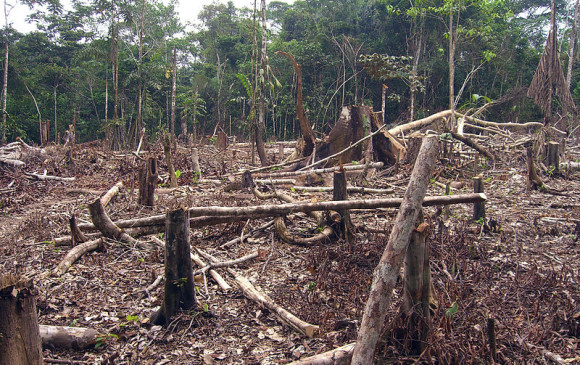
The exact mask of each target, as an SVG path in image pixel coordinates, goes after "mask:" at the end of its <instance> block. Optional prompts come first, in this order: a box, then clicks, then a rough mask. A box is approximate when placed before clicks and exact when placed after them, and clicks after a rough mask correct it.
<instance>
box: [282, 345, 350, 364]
mask: <svg viewBox="0 0 580 365" xmlns="http://www.w3.org/2000/svg"><path fill="white" fill-rule="evenodd" d="M355 344H356V343H355V342H353V343H349V344H347V345H344V346H341V347H337V348H335V349H334V350H330V351H327V352H323V353H321V354H318V355H314V356H311V357H307V358H305V359H300V360H297V361H293V362H291V363H288V364H287V365H348V364H349V363H350V358H351V357H352V351H353V350H354V346H355Z"/></svg>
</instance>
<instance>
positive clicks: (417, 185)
mask: <svg viewBox="0 0 580 365" xmlns="http://www.w3.org/2000/svg"><path fill="white" fill-rule="evenodd" d="M437 143H438V142H437V139H436V138H434V137H430V138H425V139H423V145H422V146H421V150H420V151H419V155H418V156H417V161H416V162H415V167H414V168H413V172H412V174H411V178H410V181H409V185H408V187H407V191H406V193H405V197H404V198H403V202H402V203H401V207H400V209H399V212H398V214H397V217H396V218H395V222H394V225H393V229H392V231H391V235H390V237H389V242H388V244H387V247H386V248H385V251H384V252H383V255H382V257H381V260H380V262H379V264H378V265H377V267H376V268H375V271H374V273H373V283H372V285H371V291H370V293H369V299H368V301H367V304H366V307H365V312H364V316H363V319H362V322H361V326H360V330H359V333H358V337H357V343H356V346H355V349H354V353H353V357H352V364H356V365H366V364H372V363H373V358H374V353H375V346H376V344H377V342H378V340H379V336H380V334H381V332H382V328H383V323H384V320H385V316H386V313H387V310H388V308H389V306H390V304H391V297H392V293H393V288H394V286H395V282H396V279H397V277H398V275H399V271H400V268H401V264H402V261H403V257H404V253H405V251H406V250H407V247H408V245H409V240H410V237H411V232H412V230H413V228H414V225H415V221H416V219H417V217H418V215H419V212H420V211H421V204H422V202H423V199H424V197H425V193H426V190H427V185H428V184H429V178H430V177H431V173H432V172H433V169H434V168H435V162H436V158H437V156H438V154H439V148H438V147H439V146H438V144H437Z"/></svg>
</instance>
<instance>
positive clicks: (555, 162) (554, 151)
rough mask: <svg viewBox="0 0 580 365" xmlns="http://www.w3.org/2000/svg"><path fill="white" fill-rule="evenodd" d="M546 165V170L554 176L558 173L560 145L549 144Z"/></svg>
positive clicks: (556, 143)
mask: <svg viewBox="0 0 580 365" xmlns="http://www.w3.org/2000/svg"><path fill="white" fill-rule="evenodd" d="M547 151H548V156H547V161H546V162H547V163H548V168H549V169H550V171H551V172H552V173H554V174H557V173H559V172H560V144H559V143H558V142H549V143H548V147H547Z"/></svg>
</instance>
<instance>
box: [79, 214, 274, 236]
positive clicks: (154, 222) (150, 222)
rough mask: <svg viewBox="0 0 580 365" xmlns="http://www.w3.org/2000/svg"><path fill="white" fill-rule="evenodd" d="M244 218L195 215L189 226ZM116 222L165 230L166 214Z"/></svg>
mask: <svg viewBox="0 0 580 365" xmlns="http://www.w3.org/2000/svg"><path fill="white" fill-rule="evenodd" d="M269 216H270V215H268V214H263V215H254V216H253V218H254V219H257V218H265V217H269ZM243 219H247V218H245V217H236V216H231V215H225V216H219V217H216V216H212V217H194V218H190V219H189V228H199V227H205V226H214V225H217V224H223V223H232V222H238V221H240V220H243ZM114 223H115V225H116V226H117V227H119V228H137V227H149V226H151V227H154V226H155V227H161V228H159V229H163V230H165V215H153V216H150V217H144V218H135V219H122V220H118V221H116V222H114ZM78 227H79V228H80V229H81V230H83V231H94V230H96V228H95V225H94V224H92V223H81V224H79V225H78ZM163 230H162V231H158V229H154V230H152V231H150V232H149V233H148V232H143V233H142V234H141V235H144V234H145V235H146V234H153V233H156V232H163Z"/></svg>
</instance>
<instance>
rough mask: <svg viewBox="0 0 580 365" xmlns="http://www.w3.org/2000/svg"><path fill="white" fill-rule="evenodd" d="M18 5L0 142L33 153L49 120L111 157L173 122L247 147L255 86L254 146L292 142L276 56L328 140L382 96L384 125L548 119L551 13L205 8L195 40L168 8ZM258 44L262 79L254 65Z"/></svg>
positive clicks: (574, 86) (410, 5)
mask: <svg viewBox="0 0 580 365" xmlns="http://www.w3.org/2000/svg"><path fill="white" fill-rule="evenodd" d="M21 3H25V4H27V5H29V6H30V7H31V9H32V15H31V19H30V20H31V21H33V22H35V24H36V25H37V30H36V31H33V32H29V33H26V34H22V33H19V32H18V31H16V30H15V29H13V28H11V27H10V26H6V27H5V28H3V29H2V37H1V39H2V50H3V53H2V54H3V62H2V68H3V73H4V70H6V67H7V69H8V72H7V75H6V76H7V77H6V78H4V80H5V81H4V82H5V83H7V85H6V86H7V87H6V88H3V90H7V91H5V92H4V93H3V94H4V95H6V106H5V113H4V116H5V120H6V122H5V123H6V140H7V141H11V140H14V139H15V138H17V137H21V138H22V139H24V140H27V141H31V142H36V143H39V142H40V133H41V132H40V127H39V125H40V124H41V123H43V122H45V123H47V124H49V125H50V130H49V133H50V138H49V139H50V140H55V137H57V136H58V134H61V135H64V133H65V131H66V130H67V129H68V128H69V125H70V124H75V125H76V132H77V139H78V140H79V141H89V140H93V139H95V138H103V137H105V136H106V135H107V134H108V136H109V137H111V136H112V135H114V136H115V138H117V139H118V141H117V143H118V146H128V145H131V144H134V143H135V136H137V135H138V131H140V130H141V128H142V127H144V128H145V129H146V131H147V133H148V134H155V133H157V132H159V131H162V130H172V127H171V126H172V124H173V125H174V127H173V129H174V132H175V134H176V135H180V134H181V133H182V132H183V131H182V129H183V128H184V126H186V127H187V129H188V130H187V132H188V133H195V134H196V136H197V137H198V138H199V137H200V136H201V135H206V134H209V135H212V134H213V133H214V132H215V131H216V130H217V129H218V128H221V129H223V130H224V131H225V132H226V133H227V134H233V135H238V136H239V137H240V138H248V137H249V135H250V130H251V128H250V127H251V119H252V118H253V117H254V116H253V114H252V113H255V111H254V108H253V105H254V104H255V103H256V100H255V95H254V93H255V92H257V91H258V89H259V88H258V87H257V86H258V85H262V86H263V89H264V90H263V95H264V102H265V116H264V117H263V124H264V127H265V128H264V132H265V135H264V139H269V138H274V139H278V140H282V139H294V138H296V137H297V135H298V134H299V131H300V126H299V123H298V120H297V118H296V93H297V90H296V88H297V78H296V73H295V71H294V68H293V67H292V65H291V64H290V63H289V61H288V58H286V57H284V56H281V55H279V54H276V52H278V51H282V52H286V53H288V54H291V55H293V57H294V58H295V60H296V62H297V63H298V64H299V65H300V66H301V70H302V88H303V90H302V95H303V102H304V109H305V113H306V115H307V117H308V119H309V121H310V123H311V124H312V125H313V128H314V130H315V132H319V133H327V132H328V131H329V130H330V128H331V127H332V126H333V125H334V122H335V120H336V119H337V116H338V114H339V113H340V110H341V106H343V105H350V104H357V105H368V106H372V107H373V108H374V109H375V110H381V108H382V105H381V104H382V101H381V100H382V90H383V86H382V85H383V84H385V85H386V86H387V87H388V89H387V97H386V105H385V110H386V113H385V114H386V115H385V120H386V122H387V123H398V122H407V121H409V119H418V118H422V117H424V116H427V115H429V114H432V113H434V112H436V111H440V110H443V109H448V108H449V107H450V105H449V103H450V101H449V100H450V94H451V96H452V98H451V99H453V100H455V107H456V108H457V109H460V110H462V109H463V110H464V111H465V110H471V109H474V108H479V107H481V106H482V105H483V104H485V103H487V102H489V101H493V100H509V102H505V103H497V104H495V105H494V106H493V107H491V108H487V109H486V110H485V112H484V115H483V116H482V117H484V118H487V119H490V120H495V121H499V122H518V121H542V118H543V117H542V113H541V111H540V109H539V108H538V107H537V106H535V105H534V104H533V102H532V100H531V99H529V98H527V97H526V96H525V92H523V93H522V92H521V90H522V89H524V88H527V87H528V86H529V85H530V83H531V81H532V78H533V76H534V72H535V71H536V68H537V67H538V62H539V60H540V57H541V56H542V53H543V50H544V46H545V44H546V38H547V36H548V30H549V24H550V2H549V1H546V0H419V1H409V2H406V1H393V0H374V1H362V0H311V1H295V2H294V3H293V4H287V3H285V2H283V1H270V2H268V5H267V9H266V10H267V11H266V12H265V18H266V19H267V22H265V24H266V26H265V27H263V24H262V22H261V21H262V14H261V12H260V9H259V8H258V9H252V8H247V7H246V8H237V7H235V6H234V4H233V3H232V2H228V3H213V4H211V5H207V6H205V7H204V8H203V10H202V11H201V12H200V13H199V15H198V21H199V22H198V24H197V25H196V26H195V27H194V28H193V30H189V29H190V28H186V27H185V26H184V24H182V23H181V22H180V20H179V17H178V14H177V12H176V6H175V5H176V4H175V1H170V2H169V3H167V2H163V1H160V0H88V1H79V0H73V1H72V8H71V9H65V8H63V6H62V4H61V3H60V2H59V1H56V0H42V1H28V0H27V1H24V0H22V1H21ZM556 3H557V4H556V5H557V7H558V12H557V23H558V34H557V41H558V45H559V57H560V63H561V65H562V68H563V69H564V74H565V75H566V74H568V72H567V70H568V65H569V64H570V63H571V64H572V66H573V67H571V68H570V70H571V71H570V73H569V75H570V76H567V77H568V80H569V88H570V91H571V93H572V96H573V98H574V101H575V103H576V104H578V101H579V99H580V85H579V84H578V82H577V81H578V74H579V72H580V70H579V69H578V67H577V66H576V65H575V64H574V62H573V61H574V59H577V58H578V56H577V55H574V54H573V45H574V42H575V39H574V38H575V32H574V31H573V30H574V29H573V28H574V27H573V23H574V18H575V17H574V8H575V7H577V4H576V3H577V2H569V3H567V2H565V1H563V0H558V1H557V2H556ZM258 7H259V4H258ZM6 20H7V21H6V23H7V24H10V23H11V19H10V18H9V16H8V19H6ZM264 29H265V30H264ZM262 37H266V38H265V41H266V42H264V43H262ZM262 44H264V45H265V44H267V51H266V52H267V57H264V61H263V62H264V63H265V65H261V66H264V67H261V66H260V59H259V58H258V57H257V56H256V55H257V54H259V52H260V49H261V47H262ZM450 51H451V53H452V56H453V57H450ZM570 56H572V59H570ZM450 63H452V64H453V69H454V72H453V73H450V70H451V68H450V67H449V66H450ZM174 65H175V66H174ZM258 66H260V70H259V71H256V70H258ZM174 70H175V77H173V74H174V72H173V71H174ZM450 74H452V77H451V81H452V82H451V83H450V82H449V81H450ZM174 79H175V82H174V81H173V80H174ZM173 85H175V97H173V95H172V90H173ZM453 89H454V90H455V93H456V94H457V95H454V94H453ZM459 91H460V92H459ZM453 97H454V98H453ZM172 99H174V100H175V112H174V113H172ZM3 109H4V108H3ZM172 120H173V123H172Z"/></svg>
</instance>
